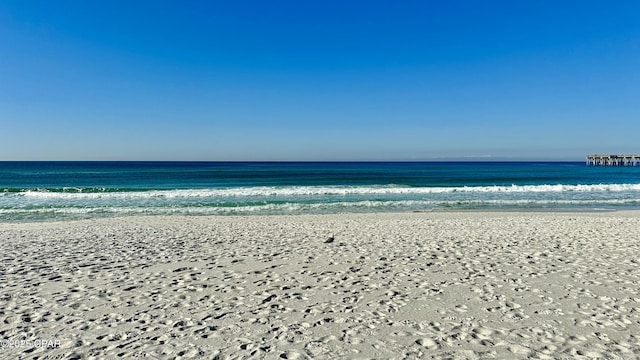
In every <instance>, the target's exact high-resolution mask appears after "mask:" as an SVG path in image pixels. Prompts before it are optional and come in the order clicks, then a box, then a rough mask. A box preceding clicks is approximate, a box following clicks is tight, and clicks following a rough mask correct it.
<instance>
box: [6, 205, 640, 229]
mask: <svg viewBox="0 0 640 360" xmlns="http://www.w3.org/2000/svg"><path fill="white" fill-rule="evenodd" d="M456 213H460V214H474V213H479V214H483V213H486V214H554V213H557V214H594V215H596V214H609V213H612V214H627V213H631V214H634V213H635V214H637V216H640V208H633V209H630V208H624V209H616V208H606V209H605V208H603V209H589V208H584V209H576V208H529V209H523V208H516V209H504V208H491V209H429V210H407V211H393V210H391V211H363V212H335V213H292V214H248V215H245V214H243V215H238V214H233V215H220V214H213V215H212V214H205V215H203V214H125V215H111V216H90V217H85V218H68V219H59V218H55V217H50V218H40V219H18V220H6V219H2V218H0V226H2V225H3V224H13V225H15V224H31V223H34V224H40V223H67V222H77V221H100V220H109V219H113V220H117V219H120V220H126V219H129V220H131V219H136V218H143V219H144V218H149V219H153V218H158V219H171V218H173V219H185V220H187V219H191V218H195V219H198V218H204V219H225V218H234V219H251V218H271V217H273V218H279V217H282V218H286V217H293V218H295V217H316V216H317V217H331V216H377V215H390V216H402V215H409V214H456Z"/></svg>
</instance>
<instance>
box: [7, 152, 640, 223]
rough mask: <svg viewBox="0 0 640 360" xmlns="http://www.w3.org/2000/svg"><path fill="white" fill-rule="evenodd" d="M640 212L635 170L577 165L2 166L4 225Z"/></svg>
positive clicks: (639, 178)
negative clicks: (171, 218)
mask: <svg viewBox="0 0 640 360" xmlns="http://www.w3.org/2000/svg"><path fill="white" fill-rule="evenodd" d="M639 208H640V167H596V166H586V165H585V164H584V163H583V162H0V221H33V220H52V219H53V220H64V219H86V218H94V217H107V216H125V215H172V214H179V215H271V214H322V213H354V212H393V211H434V210H559V211H564V210H577V211H609V210H618V209H639Z"/></svg>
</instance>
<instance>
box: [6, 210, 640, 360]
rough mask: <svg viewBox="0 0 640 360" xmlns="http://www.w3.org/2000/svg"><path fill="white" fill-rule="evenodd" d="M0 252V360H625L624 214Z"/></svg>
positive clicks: (118, 238) (636, 327)
mask: <svg viewBox="0 0 640 360" xmlns="http://www.w3.org/2000/svg"><path fill="white" fill-rule="evenodd" d="M330 237H333V241H328V240H329V238H330ZM0 239H1V246H2V252H1V255H0V256H1V258H2V268H1V269H0V281H1V283H2V286H1V287H0V302H1V307H0V338H1V339H2V348H1V349H0V358H2V359H113V358H126V359H131V358H147V359H188V358H194V359H195V358H198V359H200V358H203V359H262V358H268V359H281V358H284V359H311V358H314V359H335V358H347V359H371V358H376V359H414V358H415V359H418V358H436V359H485V358H487V359H489V358H499V359H512V358H531V359H577V358H583V359H634V358H640V212H611V213H544V212H512V213H497V212H495V213H494V212H455V213H453V212H452V213H448V212H434V213H401V214H359V215H356V214H339V215H310V216H266V217H178V216H175V217H123V218H112V219H95V220H82V221H66V222H40V223H2V224H0Z"/></svg>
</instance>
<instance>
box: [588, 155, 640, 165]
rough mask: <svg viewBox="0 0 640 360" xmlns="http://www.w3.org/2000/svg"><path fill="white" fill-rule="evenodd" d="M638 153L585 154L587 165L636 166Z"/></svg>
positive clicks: (639, 159)
mask: <svg viewBox="0 0 640 360" xmlns="http://www.w3.org/2000/svg"><path fill="white" fill-rule="evenodd" d="M638 165H640V155H587V166H638Z"/></svg>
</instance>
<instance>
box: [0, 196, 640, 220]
mask: <svg viewBox="0 0 640 360" xmlns="http://www.w3.org/2000/svg"><path fill="white" fill-rule="evenodd" d="M625 204H640V198H634V199H601V200H557V199H544V200H523V199H520V200H465V201H451V200H447V201H432V200H401V201H375V200H365V201H355V202H347V201H341V202H323V203H313V204H304V203H279V204H264V205H245V206H235V207H219V206H207V207H201V206H187V207H163V206H152V207H145V206H105V207H43V208H10V209H0V216H3V215H4V216H11V215H29V214H31V215H38V214H40V215H46V214H50V215H56V214H66V215H84V214H114V215H118V214H120V215H145V214H148V215H156V214H178V215H180V214H182V215H226V214H252V213H263V214H266V213H303V212H307V211H308V212H311V213H316V212H323V211H336V210H337V211H347V212H348V211H358V210H359V209H360V210H375V209H381V210H385V209H387V210H394V209H395V210H432V209H438V208H449V207H452V208H464V207H471V208H473V207H483V206H498V207H509V206H517V207H547V206H567V205H570V206H579V207H593V206H607V205H610V206H615V205H625Z"/></svg>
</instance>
